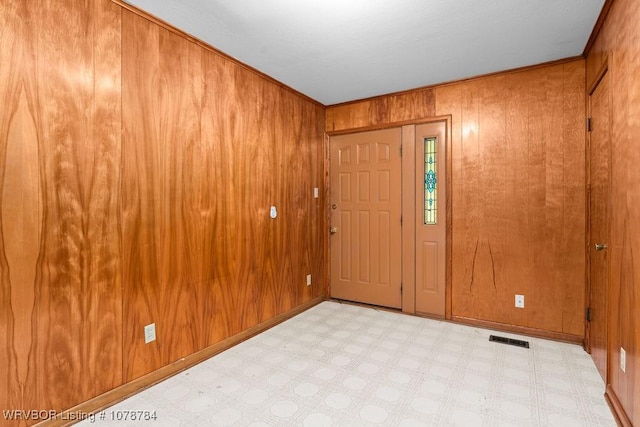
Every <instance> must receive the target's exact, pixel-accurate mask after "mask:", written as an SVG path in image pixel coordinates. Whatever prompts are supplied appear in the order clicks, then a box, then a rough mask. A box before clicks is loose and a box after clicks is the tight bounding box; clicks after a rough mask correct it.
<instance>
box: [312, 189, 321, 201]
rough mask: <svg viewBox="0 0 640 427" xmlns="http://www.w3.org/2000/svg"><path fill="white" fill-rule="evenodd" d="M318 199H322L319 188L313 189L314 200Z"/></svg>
mask: <svg viewBox="0 0 640 427" xmlns="http://www.w3.org/2000/svg"><path fill="white" fill-rule="evenodd" d="M318 197H320V191H319V190H318V187H314V189H313V198H314V199H317V198H318Z"/></svg>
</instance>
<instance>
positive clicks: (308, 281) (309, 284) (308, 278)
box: [307, 274, 311, 286]
mask: <svg viewBox="0 0 640 427" xmlns="http://www.w3.org/2000/svg"><path fill="white" fill-rule="evenodd" d="M307 286H311V275H310V274H307Z"/></svg>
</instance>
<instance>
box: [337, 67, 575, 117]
mask: <svg viewBox="0 0 640 427" xmlns="http://www.w3.org/2000/svg"><path fill="white" fill-rule="evenodd" d="M574 61H584V57H583V56H582V55H577V56H571V57H568V58H563V59H556V60H554V61H548V62H542V63H540V64H534V65H526V66H524V67H518V68H511V69H509V70H503V71H494V72H492V73H487V74H479V75H477V76H472V77H466V78H464V79H459V80H451V81H448V82H442V83H436V84H432V85H427V86H420V87H416V88H413V89H407V90H401V91H398V92H391V93H386V94H383V95H376V96H371V97H369V98H362V99H356V100H353V101H345V102H340V103H337V104H330V105H327V108H333V107H342V106H345V105H350V104H357V103H360V102H369V101H375V100H378V99H382V98H387V97H390V96H400V95H407V94H410V93H413V92H422V91H427V90H433V89H437V88H440V87H444V86H451V85H455V84H459V83H464V82H468V81H471V80H481V79H486V78H490V77H495V76H499V75H506V74H514V73H522V72H524V71H531V70H535V69H538V68H544V67H552V66H554V65H561V64H566V63H568V62H574Z"/></svg>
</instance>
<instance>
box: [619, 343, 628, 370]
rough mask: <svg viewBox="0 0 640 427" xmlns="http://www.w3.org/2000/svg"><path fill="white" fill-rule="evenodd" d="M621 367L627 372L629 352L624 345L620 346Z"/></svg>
mask: <svg viewBox="0 0 640 427" xmlns="http://www.w3.org/2000/svg"><path fill="white" fill-rule="evenodd" d="M620 369H621V370H622V372H625V373H626V372H627V352H626V351H624V348H622V347H620Z"/></svg>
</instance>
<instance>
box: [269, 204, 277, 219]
mask: <svg viewBox="0 0 640 427" xmlns="http://www.w3.org/2000/svg"><path fill="white" fill-rule="evenodd" d="M269 216H270V217H271V219H276V217H277V216H278V210H277V209H276V207H275V206H271V209H270V210H269Z"/></svg>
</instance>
